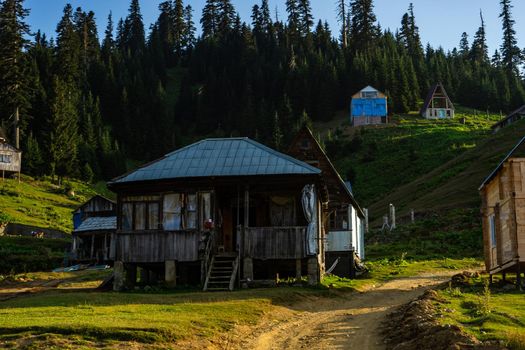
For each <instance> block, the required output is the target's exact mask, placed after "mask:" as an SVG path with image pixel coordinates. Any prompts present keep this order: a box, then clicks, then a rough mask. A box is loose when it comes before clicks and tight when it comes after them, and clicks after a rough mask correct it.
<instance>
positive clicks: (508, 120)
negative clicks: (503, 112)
mask: <svg viewBox="0 0 525 350" xmlns="http://www.w3.org/2000/svg"><path fill="white" fill-rule="evenodd" d="M523 118H525V105H523V106H521V107H520V108H518V109H516V110H515V111H514V112H512V113H510V114H509V115H508V116H506V117H505V118H503V119H502V120H500V121H499V122H497V123H496V124H494V125H492V126H491V128H492V131H493V132H494V133H496V132H498V131H500V130H501V129H503V128H504V127H506V126H509V125H510V124H512V123H515V122H517V121H518V120H521V119H523Z"/></svg>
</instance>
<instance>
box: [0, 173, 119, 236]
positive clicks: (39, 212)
mask: <svg viewBox="0 0 525 350" xmlns="http://www.w3.org/2000/svg"><path fill="white" fill-rule="evenodd" d="M67 182H69V183H70V184H71V186H72V187H73V190H74V192H75V196H74V197H69V196H67V194H66V191H65V190H64V186H57V185H54V184H52V183H51V182H49V181H47V180H42V181H40V180H35V179H33V178H31V177H28V176H23V177H22V181H21V182H20V183H18V181H16V180H12V179H6V180H5V181H1V182H0V213H3V214H4V215H7V216H8V217H9V218H10V219H11V222H13V223H19V224H26V225H31V226H37V227H42V228H52V229H57V230H61V231H64V232H71V230H72V228H73V227H72V226H73V223H72V212H73V210H74V209H76V208H77V207H78V206H80V205H81V204H82V203H84V202H85V201H86V200H88V199H89V198H90V197H92V196H94V195H96V194H99V193H102V194H105V195H110V193H108V192H109V191H107V190H105V189H104V184H103V183H99V184H97V185H95V186H94V187H92V186H90V185H87V184H85V183H82V182H78V181H73V180H67Z"/></svg>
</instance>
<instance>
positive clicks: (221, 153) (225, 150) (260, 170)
mask: <svg viewBox="0 0 525 350" xmlns="http://www.w3.org/2000/svg"><path fill="white" fill-rule="evenodd" d="M320 173H321V171H320V170H319V169H317V168H315V167H313V166H311V165H309V164H306V163H304V162H302V161H300V160H297V159H295V158H292V157H290V156H287V155H285V154H282V153H280V152H277V151H275V150H273V149H271V148H269V147H266V146H264V145H262V144H260V143H258V142H256V141H253V140H251V139H249V138H220V139H206V140H202V141H199V142H197V143H194V144H191V145H189V146H186V147H184V148H181V149H179V150H177V151H174V152H172V153H169V154H167V155H165V156H164V157H163V158H160V159H158V160H156V161H154V162H152V163H149V164H146V165H144V166H143V167H141V168H139V169H137V170H135V171H133V172H131V173H128V174H125V175H122V176H121V177H118V178H116V179H114V180H113V181H112V182H111V183H114V184H117V183H126V182H135V181H151V180H168V179H178V178H194V177H209V176H254V175H286V174H289V175H291V174H294V175H317V174H320Z"/></svg>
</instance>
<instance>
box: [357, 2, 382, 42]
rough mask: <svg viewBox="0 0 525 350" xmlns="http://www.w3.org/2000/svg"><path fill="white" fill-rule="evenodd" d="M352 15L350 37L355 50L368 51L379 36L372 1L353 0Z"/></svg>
mask: <svg viewBox="0 0 525 350" xmlns="http://www.w3.org/2000/svg"><path fill="white" fill-rule="evenodd" d="M350 11H351V14H352V18H351V22H352V25H351V28H350V36H351V42H352V46H353V48H354V50H356V51H360V50H366V49H368V48H370V47H371V43H373V42H374V40H375V39H376V36H377V32H378V30H377V25H376V15H375V14H374V4H373V1H372V0H351V2H350Z"/></svg>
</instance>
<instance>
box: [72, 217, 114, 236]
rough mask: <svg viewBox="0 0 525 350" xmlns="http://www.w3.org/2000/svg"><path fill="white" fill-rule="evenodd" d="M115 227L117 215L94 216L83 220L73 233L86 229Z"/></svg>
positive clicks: (101, 229) (111, 228) (94, 229)
mask: <svg viewBox="0 0 525 350" xmlns="http://www.w3.org/2000/svg"><path fill="white" fill-rule="evenodd" d="M116 229H117V217H116V216H106V217H100V216H94V217H90V218H87V219H86V220H84V221H83V222H82V223H81V224H80V226H79V227H77V229H76V230H74V231H73V232H74V233H79V232H87V231H105V230H107V231H110V230H116Z"/></svg>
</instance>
